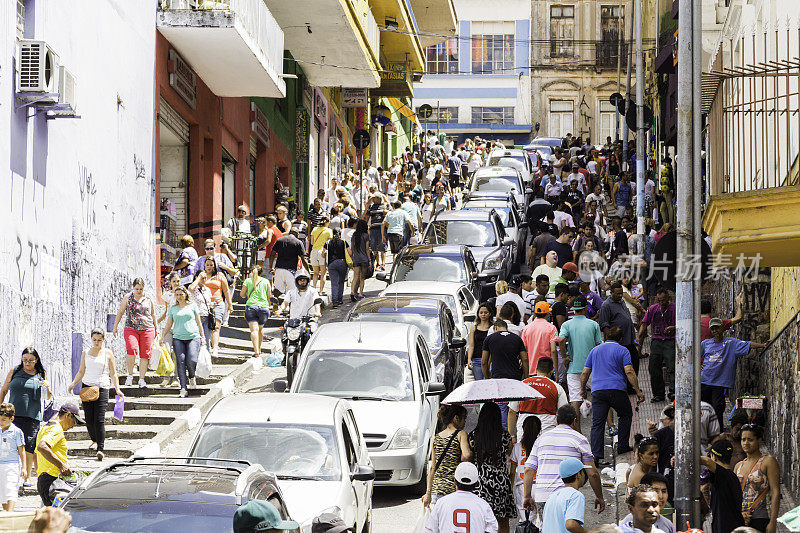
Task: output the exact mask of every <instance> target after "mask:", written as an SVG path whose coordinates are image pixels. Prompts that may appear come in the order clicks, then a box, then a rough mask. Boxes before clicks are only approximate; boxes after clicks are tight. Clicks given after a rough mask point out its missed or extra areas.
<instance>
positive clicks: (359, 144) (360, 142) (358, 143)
mask: <svg viewBox="0 0 800 533" xmlns="http://www.w3.org/2000/svg"><path fill="white" fill-rule="evenodd" d="M353 146H355V147H356V148H358V149H359V150H363V149H364V148H366V147H367V146H369V132H368V131H367V130H356V131H355V132H354V133H353Z"/></svg>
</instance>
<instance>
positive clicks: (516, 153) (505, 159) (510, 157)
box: [485, 148, 533, 183]
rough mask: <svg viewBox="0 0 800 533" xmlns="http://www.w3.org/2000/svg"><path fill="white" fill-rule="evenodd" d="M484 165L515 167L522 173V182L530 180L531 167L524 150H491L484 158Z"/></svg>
mask: <svg viewBox="0 0 800 533" xmlns="http://www.w3.org/2000/svg"><path fill="white" fill-rule="evenodd" d="M485 166H487V167H509V168H516V169H517V170H519V172H520V174H521V175H522V182H523V183H528V182H529V181H531V174H532V172H533V167H532V166H531V161H530V158H529V157H528V154H526V153H525V151H524V150H519V149H516V148H511V149H503V150H492V151H491V153H490V154H489V157H487V158H486V165H485Z"/></svg>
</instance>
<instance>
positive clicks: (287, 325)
mask: <svg viewBox="0 0 800 533" xmlns="http://www.w3.org/2000/svg"><path fill="white" fill-rule="evenodd" d="M321 303H322V299H321V298H317V299H316V300H314V304H315V305H316V304H321ZM317 326H318V323H317V317H314V316H311V315H306V316H303V317H300V318H289V319H287V320H286V322H284V324H283V326H282V328H281V330H282V334H281V344H282V346H283V353H284V364H285V365H286V381H287V384H288V385H289V386H291V384H292V381H293V380H294V374H295V372H296V371H297V360H298V358H299V357H300V354H301V353H303V348H305V346H306V343H307V342H308V339H310V338H311V336H312V335H313V334H314V332H315V331H317Z"/></svg>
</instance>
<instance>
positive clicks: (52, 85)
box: [17, 40, 58, 103]
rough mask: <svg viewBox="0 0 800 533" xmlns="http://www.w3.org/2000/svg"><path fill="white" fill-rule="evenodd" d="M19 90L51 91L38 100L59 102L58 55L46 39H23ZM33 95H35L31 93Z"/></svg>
mask: <svg viewBox="0 0 800 533" xmlns="http://www.w3.org/2000/svg"><path fill="white" fill-rule="evenodd" d="M17 92H19V93H50V94H53V95H55V96H51V97H47V98H44V99H41V100H38V101H40V102H43V103H56V102H58V95H56V94H55V93H57V92H58V55H57V54H56V53H55V52H54V51H53V50H52V49H51V48H50V46H49V45H48V44H47V43H46V42H44V41H31V40H22V41H20V43H19V54H18V56H17ZM31 96H33V95H31Z"/></svg>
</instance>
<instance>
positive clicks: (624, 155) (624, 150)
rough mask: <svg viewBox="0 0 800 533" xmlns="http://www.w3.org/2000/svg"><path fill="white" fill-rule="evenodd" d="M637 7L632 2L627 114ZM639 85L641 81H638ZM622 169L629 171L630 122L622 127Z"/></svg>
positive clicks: (626, 94) (626, 91)
mask: <svg viewBox="0 0 800 533" xmlns="http://www.w3.org/2000/svg"><path fill="white" fill-rule="evenodd" d="M635 11H636V7H635V5H634V0H631V29H630V34H629V35H630V36H629V37H628V72H627V75H628V84H627V85H626V88H625V114H626V115H627V114H628V105H629V104H630V99H629V98H630V94H631V63H633V47H632V46H631V43H632V42H633V20H634V19H635V18H636V14H635V13H634V12H635ZM636 82H637V83H639V80H636ZM620 169H623V170H628V121H627V120H626V121H624V124H623V125H622V161H620Z"/></svg>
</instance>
